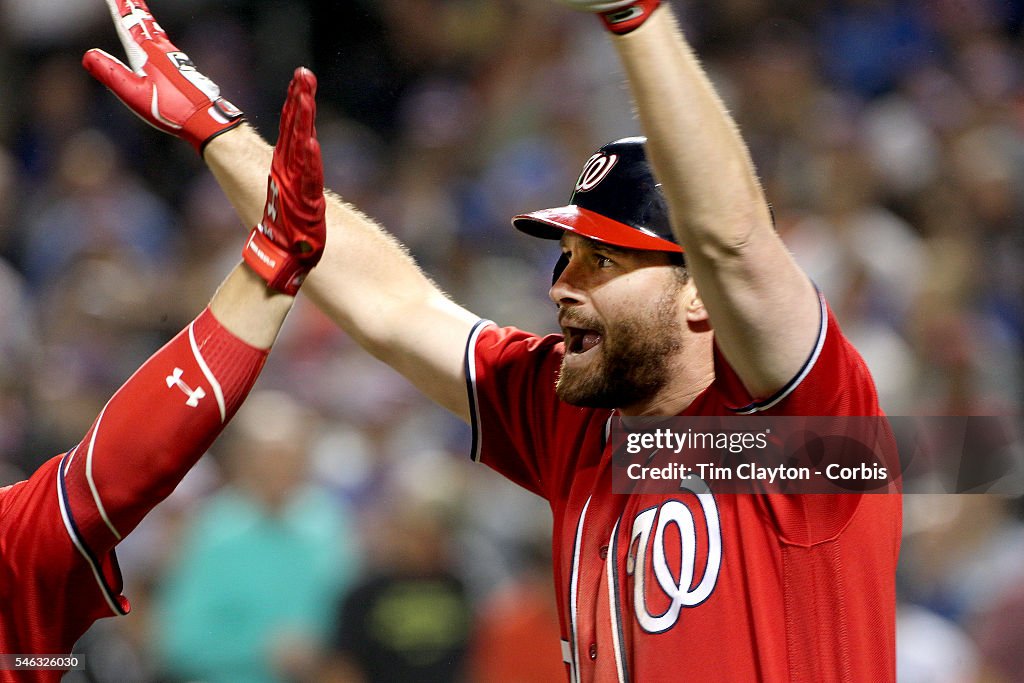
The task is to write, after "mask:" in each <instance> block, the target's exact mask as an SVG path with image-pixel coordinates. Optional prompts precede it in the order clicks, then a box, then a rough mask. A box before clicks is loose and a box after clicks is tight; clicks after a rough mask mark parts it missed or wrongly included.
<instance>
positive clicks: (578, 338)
mask: <svg viewBox="0 0 1024 683" xmlns="http://www.w3.org/2000/svg"><path fill="white" fill-rule="evenodd" d="M600 343H601V333H600V332H598V331H597V330H588V329H585V328H582V327H566V328H565V352H566V353H567V354H576V355H580V354H584V353H586V352H587V351H590V350H591V349H593V348H594V347H595V346H597V345H598V344H600Z"/></svg>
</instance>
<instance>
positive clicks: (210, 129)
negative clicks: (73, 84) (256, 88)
mask: <svg viewBox="0 0 1024 683" xmlns="http://www.w3.org/2000/svg"><path fill="white" fill-rule="evenodd" d="M107 6H108V7H109V8H110V15H111V16H112V17H113V19H114V28H116V29H117V35H118V37H119V38H120V39H121V45H123V46H124V51H125V53H126V54H127V55H128V63H129V64H131V69H129V68H128V67H127V66H125V65H124V63H123V62H121V61H120V60H118V59H116V58H114V57H112V56H111V55H110V54H108V53H106V52H104V51H103V50H99V49H92V50H89V51H88V52H86V53H85V56H84V57H83V58H82V65H83V66H84V67H85V68H86V70H87V71H88V72H89V73H90V74H92V75H93V77H94V78H95V79H96V80H98V81H99V82H100V83H102V84H103V85H105V86H107V88H109V89H110V91H111V92H113V93H114V94H115V95H117V97H118V98H119V99H120V100H121V101H122V102H124V103H125V104H126V105H128V108H129V109H131V110H132V111H133V112H135V114H136V115H138V116H139V118H141V119H142V120H143V121H145V122H146V123H148V124H150V125H151V126H154V127H155V128H158V129H160V130H162V131H164V132H167V133H170V134H172V135H176V136H178V137H180V138H183V139H185V140H188V142H190V143H191V144H192V146H193V147H195V148H196V150H198V151H199V153H200V154H202V152H203V147H204V146H205V145H206V143H208V142H209V141H210V140H211V139H213V138H214V137H215V136H217V135H219V134H221V133H223V132H224V131H226V130H230V129H231V128H234V127H235V126H237V125H238V124H239V123H241V122H242V112H241V111H239V110H238V109H237V108H236V107H235V105H233V104H231V103H230V102H228V101H227V100H226V99H224V98H223V97H221V96H220V88H219V87H217V84H216V83H214V82H213V81H211V80H210V79H209V78H207V77H206V76H204V75H203V74H201V73H199V72H198V71H196V67H195V65H194V64H193V63H192V60H190V59H189V58H188V55H186V54H185V53H184V52H181V51H180V50H179V49H178V48H177V47H175V46H174V44H173V43H171V41H170V40H169V39H168V38H167V34H166V33H165V32H164V30H163V29H162V28H160V25H159V24H157V23H156V20H155V19H153V15H152V14H150V13H149V8H148V7H147V6H146V3H145V1H144V0H107Z"/></svg>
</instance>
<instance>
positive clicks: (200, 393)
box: [167, 368, 206, 408]
mask: <svg viewBox="0 0 1024 683" xmlns="http://www.w3.org/2000/svg"><path fill="white" fill-rule="evenodd" d="M183 374H185V371H184V370H182V369H181V368H174V372H173V373H171V374H170V375H167V388H168V389H170V388H171V387H173V386H175V385H177V387H178V388H179V389H181V390H182V391H183V392H185V395H186V396H188V399H186V400H185V405H187V406H188V407H189V408H195V407H196V406H198V405H199V399H201V398H205V397H206V390H205V389H203V388H202V387H196V388H195V389H193V388H192V387H190V386H189V385H187V384H185V383H184V382H183V381H181V376H182V375H183Z"/></svg>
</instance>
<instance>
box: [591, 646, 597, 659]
mask: <svg viewBox="0 0 1024 683" xmlns="http://www.w3.org/2000/svg"><path fill="white" fill-rule="evenodd" d="M595 659H597V643H591V644H590V661H594V660H595Z"/></svg>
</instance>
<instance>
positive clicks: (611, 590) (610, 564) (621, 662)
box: [605, 517, 627, 683]
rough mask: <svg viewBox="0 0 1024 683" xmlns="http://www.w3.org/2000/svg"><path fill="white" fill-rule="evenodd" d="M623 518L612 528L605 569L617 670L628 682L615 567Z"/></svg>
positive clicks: (622, 679)
mask: <svg viewBox="0 0 1024 683" xmlns="http://www.w3.org/2000/svg"><path fill="white" fill-rule="evenodd" d="M621 521H622V518H621V517H620V518H619V519H617V520H615V526H614V527H613V528H612V537H611V538H610V539H608V557H606V558H605V565H606V566H605V569H606V571H607V572H608V611H609V613H610V616H611V622H610V623H611V626H612V648H613V649H614V651H615V671H616V673H617V674H618V675H619V683H626V680H627V679H626V662H625V658H624V657H623V652H622V643H621V642H620V641H619V628H620V626H621V622H622V619H621V616H620V614H619V591H618V587H619V585H618V577H617V576H616V575H615V567H616V566H617V565H616V563H617V562H618V548H617V544H616V539H617V538H618V531H619V522H621Z"/></svg>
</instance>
